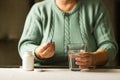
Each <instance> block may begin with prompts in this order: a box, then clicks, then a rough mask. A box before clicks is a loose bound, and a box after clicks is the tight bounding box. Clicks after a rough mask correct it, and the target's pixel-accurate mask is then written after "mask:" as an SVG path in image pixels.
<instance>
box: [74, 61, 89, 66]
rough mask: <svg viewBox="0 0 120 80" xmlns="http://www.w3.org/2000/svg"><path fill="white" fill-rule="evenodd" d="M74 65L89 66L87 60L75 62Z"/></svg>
mask: <svg viewBox="0 0 120 80" xmlns="http://www.w3.org/2000/svg"><path fill="white" fill-rule="evenodd" d="M76 65H79V66H83V67H88V66H90V65H89V62H76Z"/></svg>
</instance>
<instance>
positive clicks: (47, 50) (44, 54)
mask: <svg viewBox="0 0 120 80" xmlns="http://www.w3.org/2000/svg"><path fill="white" fill-rule="evenodd" d="M54 52H55V43H54V42H52V43H51V42H47V43H44V44H43V45H41V46H38V47H37V48H36V49H35V55H36V56H37V57H38V58H40V59H47V58H50V57H52V56H53V55H54Z"/></svg>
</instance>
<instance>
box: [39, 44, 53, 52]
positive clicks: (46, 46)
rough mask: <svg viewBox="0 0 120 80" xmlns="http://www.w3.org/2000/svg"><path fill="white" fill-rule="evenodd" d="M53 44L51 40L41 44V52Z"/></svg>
mask: <svg viewBox="0 0 120 80" xmlns="http://www.w3.org/2000/svg"><path fill="white" fill-rule="evenodd" d="M51 44H52V43H50V42H47V43H45V44H43V45H42V46H41V52H43V51H44V50H46V49H47V48H48V47H49V46H50V45H51Z"/></svg>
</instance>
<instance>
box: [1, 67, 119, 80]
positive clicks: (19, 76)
mask: <svg viewBox="0 0 120 80" xmlns="http://www.w3.org/2000/svg"><path fill="white" fill-rule="evenodd" d="M0 80H120V69H92V70H82V71H70V70H69V69H49V68H47V69H39V68H37V69H34V71H24V70H22V69H21V68H0Z"/></svg>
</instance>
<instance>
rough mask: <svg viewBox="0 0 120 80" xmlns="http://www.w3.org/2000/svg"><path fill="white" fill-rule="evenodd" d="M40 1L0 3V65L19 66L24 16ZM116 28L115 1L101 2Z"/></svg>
mask: <svg viewBox="0 0 120 80" xmlns="http://www.w3.org/2000/svg"><path fill="white" fill-rule="evenodd" d="M38 1H40V0H1V1H0V65H6V66H7V65H21V59H20V57H19V55H18V51H17V44H18V40H19V38H20V36H21V33H22V30H23V26H24V22H25V18H26V15H27V13H28V11H29V9H30V8H31V6H32V4H34V2H38ZM102 1H103V3H104V5H105V6H106V8H107V10H108V11H109V15H110V18H111V22H112V24H113V27H116V22H115V20H116V18H115V0H102Z"/></svg>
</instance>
